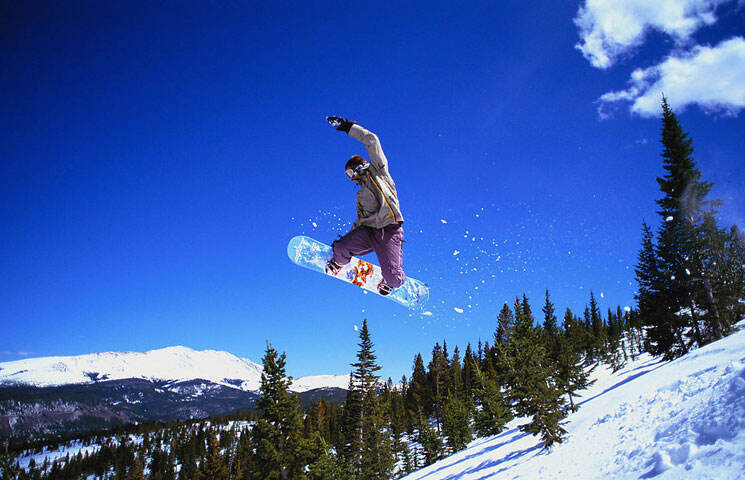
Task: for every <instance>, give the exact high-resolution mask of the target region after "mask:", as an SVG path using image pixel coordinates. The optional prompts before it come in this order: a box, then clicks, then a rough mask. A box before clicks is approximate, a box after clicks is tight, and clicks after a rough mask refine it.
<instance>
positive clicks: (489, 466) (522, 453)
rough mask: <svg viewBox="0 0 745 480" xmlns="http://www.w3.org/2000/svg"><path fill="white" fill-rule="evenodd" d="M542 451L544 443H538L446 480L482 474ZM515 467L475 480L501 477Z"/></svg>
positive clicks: (448, 477) (482, 463) (487, 474)
mask: <svg viewBox="0 0 745 480" xmlns="http://www.w3.org/2000/svg"><path fill="white" fill-rule="evenodd" d="M525 435H527V433H526V434H523V435H521V437H522V436H525ZM542 449H543V442H538V443H536V444H535V445H534V446H532V447H530V448H526V449H524V450H517V451H515V452H512V453H510V454H509V455H505V456H504V457H502V458H499V459H495V460H487V461H485V462H481V463H480V464H478V465H476V466H475V467H472V468H469V469H468V470H465V471H463V472H459V473H456V474H454V475H450V476H447V477H445V480H456V479H458V478H461V477H463V476H464V475H469V474H473V473H478V472H480V471H482V470H487V469H492V468H494V467H496V466H498V465H501V464H503V463H504V462H509V461H511V460H517V459H518V458H520V457H523V456H525V455H527V454H529V453H530V452H534V451H536V450H542ZM514 466H516V465H510V466H508V467H504V468H502V469H500V470H498V471H496V472H489V473H485V474H484V475H483V476H481V477H477V478H475V479H474V480H483V479H486V478H492V477H494V476H495V475H499V474H500V473H503V472H506V471H508V470H509V469H511V468H512V467H514Z"/></svg>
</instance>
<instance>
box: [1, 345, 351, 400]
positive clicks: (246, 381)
mask: <svg viewBox="0 0 745 480" xmlns="http://www.w3.org/2000/svg"><path fill="white" fill-rule="evenodd" d="M262 371H263V369H262V367H261V365H258V364H256V363H254V362H252V361H251V360H248V359H245V358H238V357H236V356H235V355H233V354H230V353H228V352H221V351H216V350H192V349H191V348H187V347H182V346H176V347H167V348H162V349H159V350H150V351H148V352H144V353H142V352H123V353H120V352H105V353H92V354H88V355H79V356H74V357H41V358H29V359H24V360H16V361H13V362H5V363H0V385H3V384H4V385H11V384H22V385H35V386H39V387H50V386H59V385H70V384H81V383H82V384H88V383H94V381H96V380H99V381H100V380H123V379H128V378H139V379H146V380H151V381H156V380H162V381H173V382H181V381H188V380H195V379H201V380H207V381H210V382H213V383H216V384H220V385H224V386H227V387H232V388H239V389H241V390H244V391H256V390H258V389H259V386H260V385H261V372H262ZM348 381H349V376H348V375H321V376H313V377H304V378H298V379H296V380H295V381H294V382H293V385H294V388H292V390H293V391H297V392H304V391H307V390H311V389H314V388H323V387H336V386H339V385H343V386H342V387H340V388H346V387H347V386H348V385H347V384H348ZM326 382H327V383H326Z"/></svg>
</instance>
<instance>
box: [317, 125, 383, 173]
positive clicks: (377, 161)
mask: <svg viewBox="0 0 745 480" xmlns="http://www.w3.org/2000/svg"><path fill="white" fill-rule="evenodd" d="M326 120H327V121H328V122H329V123H330V124H331V126H332V127H334V128H335V129H337V130H339V131H340V132H346V133H347V134H349V136H350V137H352V138H354V139H356V140H359V141H360V142H362V143H363V144H364V145H365V150H367V154H368V155H369V156H370V163H371V164H372V165H373V166H374V167H376V168H378V169H380V170H386V171H387V170H388V159H387V158H385V154H384V153H383V147H381V146H380V140H378V136H377V135H375V134H374V133H372V132H371V131H369V130H367V129H366V128H364V127H362V126H360V125H357V124H356V123H355V122H353V121H350V120H347V119H345V118H342V117H326Z"/></svg>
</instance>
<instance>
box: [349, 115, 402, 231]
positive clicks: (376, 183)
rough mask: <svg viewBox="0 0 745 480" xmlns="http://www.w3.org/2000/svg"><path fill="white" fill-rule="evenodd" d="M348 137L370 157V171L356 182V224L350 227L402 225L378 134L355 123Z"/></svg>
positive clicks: (394, 186) (396, 198)
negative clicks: (363, 146)
mask: <svg viewBox="0 0 745 480" xmlns="http://www.w3.org/2000/svg"><path fill="white" fill-rule="evenodd" d="M349 135H350V136H351V137H353V138H355V139H357V140H359V141H360V142H362V143H363V144H364V145H365V149H366V150H367V154H368V155H369V156H370V168H369V169H368V170H367V171H366V172H365V174H364V176H363V177H362V178H361V179H360V180H359V181H358V183H359V185H360V190H359V192H357V221H355V222H354V226H353V227H352V228H353V229H354V228H357V227H359V226H360V225H367V226H369V227H373V228H384V227H387V226H388V225H393V224H396V223H402V222H403V221H404V217H403V215H402V214H401V207H400V206H399V203H398V193H397V192H396V183H395V182H394V181H393V178H392V177H391V174H390V172H388V160H387V159H386V158H385V154H384V153H383V148H382V147H381V146H380V140H378V137H377V135H375V134H374V133H372V132H370V131H369V130H366V129H365V128H363V127H361V126H359V125H357V124H355V125H352V128H351V129H350V130H349Z"/></svg>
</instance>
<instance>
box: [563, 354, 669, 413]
mask: <svg viewBox="0 0 745 480" xmlns="http://www.w3.org/2000/svg"><path fill="white" fill-rule="evenodd" d="M654 365H656V366H654ZM663 365H664V363H663V362H661V361H659V362H655V363H653V364H652V365H647V364H645V365H641V366H639V367H637V368H635V369H634V370H632V372H633V371H636V370H639V369H641V368H648V369H647V370H644V371H643V372H638V373H635V374H634V375H631V376H629V377H627V378H624V379H623V380H621V381H620V382H618V383H615V384H614V385H612V386H610V387H608V388H606V389H605V390H603V391H602V392H600V393H598V394H597V395H595V396H593V397H590V398H588V399H587V400H583V401H581V402H579V403H578V404H577V406H580V407H581V406H582V405H584V404H585V403H587V402H591V401H593V400H595V399H596V398H598V397H602V396H603V395H605V394H606V393H608V392H611V391H613V390H615V389H617V388H618V387H621V386H623V385H625V384H627V383H629V382H633V381H634V380H636V379H637V378H639V377H641V376H644V375H646V374H648V373H649V372H654V371H655V370H657V369H658V368H660V367H662V366H663ZM628 373H631V372H628Z"/></svg>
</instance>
